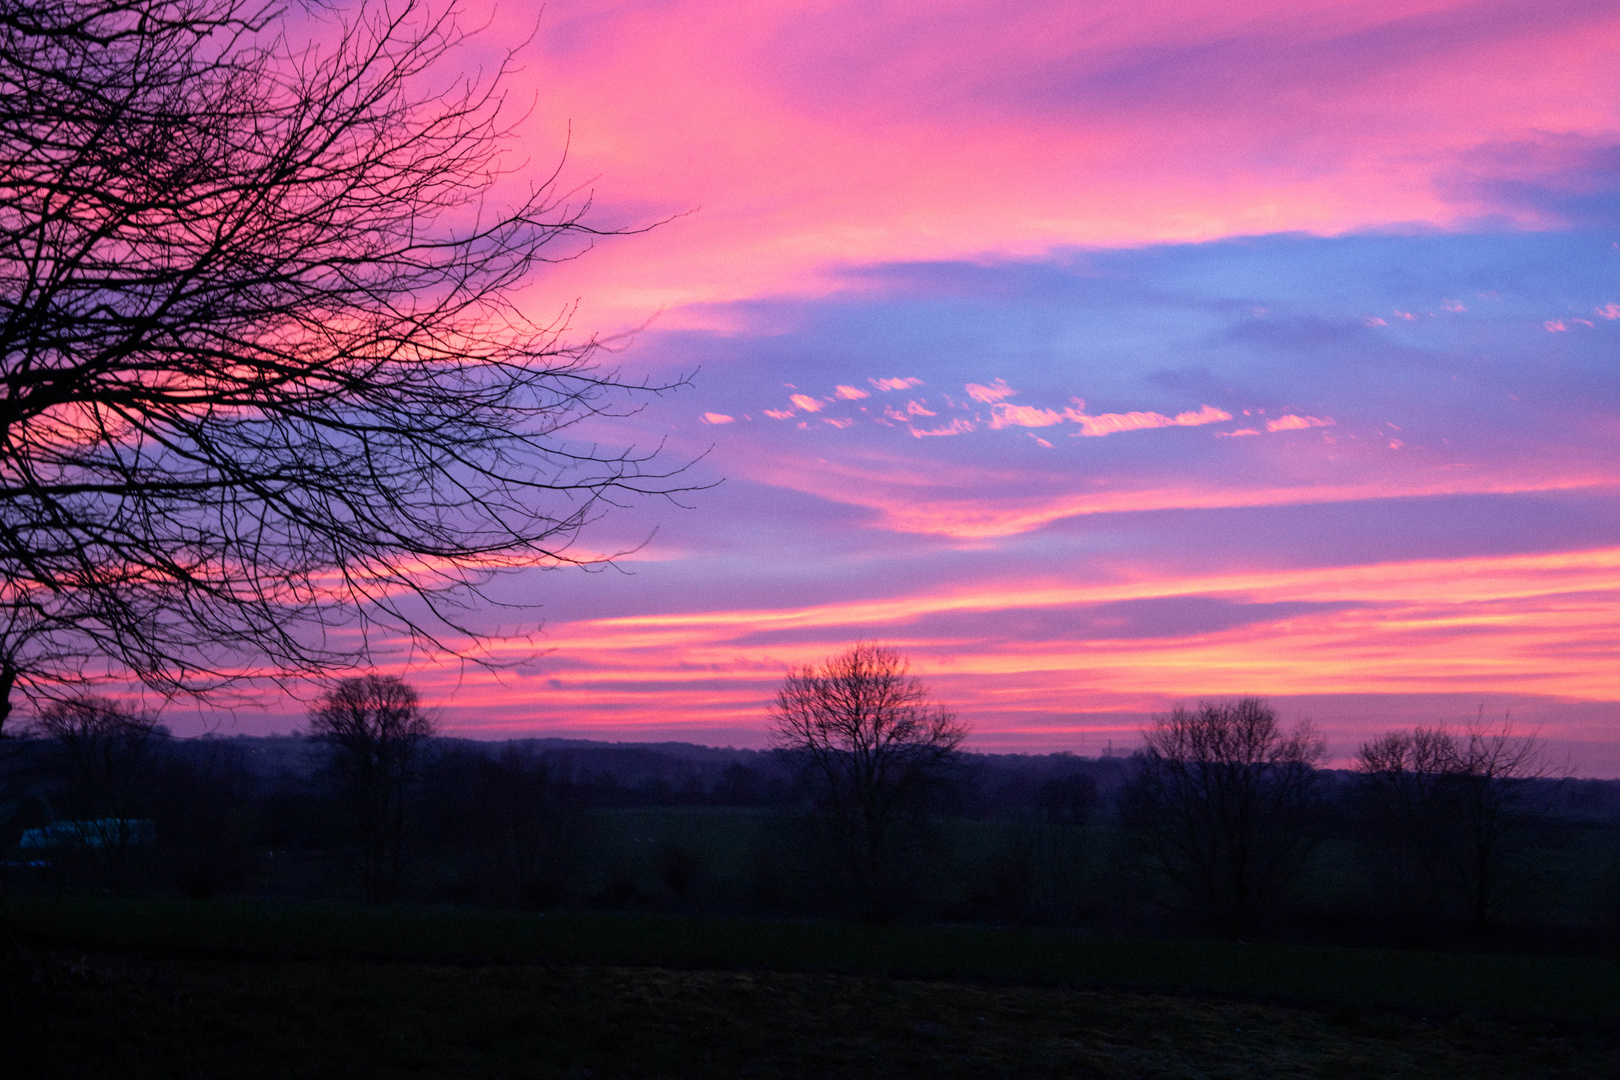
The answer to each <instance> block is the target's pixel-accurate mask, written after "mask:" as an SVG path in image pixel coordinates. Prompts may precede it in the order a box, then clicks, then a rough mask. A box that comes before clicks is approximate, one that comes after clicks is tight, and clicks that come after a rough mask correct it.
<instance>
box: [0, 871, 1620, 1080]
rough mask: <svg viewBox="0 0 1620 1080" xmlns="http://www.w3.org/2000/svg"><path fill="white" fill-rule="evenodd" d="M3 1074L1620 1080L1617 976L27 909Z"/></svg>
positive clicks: (1409, 962) (303, 917)
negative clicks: (1536, 1079) (1551, 1079)
mask: <svg viewBox="0 0 1620 1080" xmlns="http://www.w3.org/2000/svg"><path fill="white" fill-rule="evenodd" d="M6 922H7V924H8V926H9V928H10V930H12V931H14V932H15V933H16V935H17V939H18V941H19V942H20V943H21V949H20V951H18V950H17V949H13V950H11V951H10V952H9V953H8V954H7V960H6V963H5V965H4V968H5V978H4V983H3V988H4V990H5V995H6V997H5V1005H6V1010H5V1013H4V1019H5V1025H6V1032H5V1036H4V1040H3V1043H0V1053H3V1054H4V1056H5V1058H6V1059H8V1060H6V1061H4V1062H3V1064H4V1068H0V1076H6V1077H11V1076H16V1077H24V1076H27V1077H34V1076H47V1077H78V1076H85V1077H198V1078H214V1077H226V1078H230V1077H265V1078H272V1077H274V1078H280V1077H311V1078H314V1077H344V1078H360V1077H407V1076H408V1077H424V1076H435V1077H436V1076H445V1077H529V1076H534V1077H553V1076H556V1077H635V1078H640V1077H647V1078H652V1077H671V1078H673V1077H716V1078H720V1077H727V1078H729V1077H762V1078H769V1077H846V1076H847V1077H869V1076H870V1077H897V1078H898V1077H927V1078H929V1080H942V1078H946V1077H974V1078H981V1077H1020V1078H1022V1077H1047V1076H1064V1077H1273V1076H1279V1077H1281V1076H1288V1077H1292V1076H1298V1077H1317V1076H1320V1077H1379V1078H1383V1077H1395V1076H1400V1077H1447V1078H1453V1077H1464V1078H1467V1080H1489V1078H1494V1077H1594V1078H1595V1077H1603V1078H1612V1077H1616V1076H1620V990H1617V982H1620V980H1617V979H1616V978H1615V977H1614V976H1615V975H1616V973H1617V972H1620V965H1617V964H1616V963H1615V962H1614V961H1613V960H1610V959H1606V958H1592V959H1589V960H1584V961H1583V960H1579V959H1570V960H1560V959H1557V958H1551V957H1545V958H1526V957H1512V956H1483V955H1476V954H1444V953H1407V952H1398V951H1387V950H1365V949H1305V948H1298V947H1291V946H1244V945H1242V944H1240V943H1211V942H1194V941H1185V942H1167V941H1136V940H1130V939H1115V940H1106V939H1089V938H1085V937H1083V936H1077V935H1072V934H1061V933H1055V932H1033V933H1021V932H1016V931H1005V930H985V929H975V928H970V927H949V926H936V927H927V926H910V927H908V926H895V927H873V926H858V925H843V924H837V923H815V922H803V923H781V922H770V921H765V920H735V919H730V920H728V919H707V918H688V919H676V918H668V917H658V916H649V915H613V914H603V915H585V914H577V915H570V916H544V917H540V916H535V915H532V914H529V915H525V914H523V913H519V912H507V913H501V912H489V911H478V910H476V909H464V908H447V907H420V906H410V905H402V906H399V907H382V908H368V907H364V906H359V905H352V906H346V905H298V904H263V903H259V904H241V903H230V902H223V901H222V902H202V903H194V904H187V903H184V902H175V901H134V900H90V899H85V900H77V901H68V900H58V901H51V902H35V903H32V904H19V903H13V904H11V905H8V912H7V918H6Z"/></svg>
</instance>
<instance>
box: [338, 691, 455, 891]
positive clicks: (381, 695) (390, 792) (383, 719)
mask: <svg viewBox="0 0 1620 1080" xmlns="http://www.w3.org/2000/svg"><path fill="white" fill-rule="evenodd" d="M309 730H310V736H311V737H312V738H314V739H318V740H320V741H321V742H324V743H326V745H327V746H329V747H331V749H332V769H333V772H334V774H335V775H336V777H337V781H338V786H339V789H340V792H341V797H342V799H343V802H344V805H345V806H346V808H347V809H348V811H349V814H350V817H351V819H352V822H353V825H354V827H355V836H356V839H357V840H358V841H359V844H360V869H361V877H362V880H363V882H364V885H365V890H366V898H367V899H369V900H372V901H379V900H387V899H390V898H392V897H393V895H394V892H395V890H396V888H397V887H398V885H399V875H400V871H401V870H402V869H403V866H404V842H405V823H406V810H407V805H406V802H407V794H408V792H409V789H410V785H411V781H412V779H414V777H415V773H416V767H417V765H418V764H419V761H418V756H419V755H418V751H419V749H420V747H421V744H422V742H423V740H425V739H427V738H429V737H431V736H432V735H433V732H434V723H433V720H432V719H431V718H430V717H429V716H428V715H427V713H425V712H424V711H423V710H422V707H421V705H420V704H419V703H418V701H417V697H416V691H415V690H413V689H412V688H411V687H410V684H408V683H406V682H405V680H404V679H401V678H400V677H399V676H397V675H361V676H356V677H353V678H348V679H343V680H342V681H340V682H339V683H338V684H337V685H336V686H334V687H332V689H330V690H328V691H327V692H326V693H325V694H322V695H321V696H320V697H319V698H318V699H316V702H315V705H314V707H313V708H311V709H310V711H309Z"/></svg>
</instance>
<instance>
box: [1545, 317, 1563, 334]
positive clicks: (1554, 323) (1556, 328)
mask: <svg viewBox="0 0 1620 1080" xmlns="http://www.w3.org/2000/svg"><path fill="white" fill-rule="evenodd" d="M1542 325H1543V326H1545V327H1546V328H1547V333H1549V334H1561V333H1563V332H1564V331H1566V330H1568V329H1569V327H1567V326H1565V325H1564V320H1562V319H1548V320H1547V321H1546V322H1544V323H1542Z"/></svg>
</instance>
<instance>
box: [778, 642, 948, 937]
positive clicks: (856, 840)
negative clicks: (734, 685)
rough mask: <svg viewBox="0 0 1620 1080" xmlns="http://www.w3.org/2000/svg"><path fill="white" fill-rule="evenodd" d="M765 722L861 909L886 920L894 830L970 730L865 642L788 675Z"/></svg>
mask: <svg viewBox="0 0 1620 1080" xmlns="http://www.w3.org/2000/svg"><path fill="white" fill-rule="evenodd" d="M771 720H772V732H771V744H772V746H774V747H775V748H776V749H777V750H778V751H779V752H782V753H784V754H787V755H790V756H792V757H793V758H795V759H797V760H799V761H800V762H802V764H803V766H804V768H805V771H806V773H807V775H808V776H809V778H810V781H811V783H812V785H813V789H814V791H815V793H816V799H817V808H818V810H819V818H818V819H819V821H820V822H821V824H822V825H823V826H824V828H825V831H826V834H827V839H828V840H829V841H830V842H831V845H832V849H833V852H834V858H835V860H836V862H837V866H838V868H839V869H841V870H842V871H843V873H844V874H845V875H846V880H847V884H848V886H849V887H850V888H851V889H852V890H853V893H854V896H855V899H856V901H857V903H859V904H860V905H861V906H862V907H863V908H864V909H865V912H866V914H868V915H874V916H877V915H883V914H886V913H887V911H886V908H887V906H888V905H889V903H890V901H891V899H892V893H893V890H894V888H895V887H896V884H897V883H896V882H894V881H893V880H892V879H891V877H890V872H891V871H892V870H893V869H894V865H893V864H894V857H895V848H896V845H897V835H896V834H897V831H898V827H899V826H900V824H901V823H902V821H903V819H904V818H905V817H906V816H907V815H908V814H911V813H912V812H914V811H916V810H917V809H918V808H919V807H920V806H921V805H922V800H923V798H924V797H925V796H926V795H927V794H928V793H929V792H930V791H931V790H932V789H934V788H936V787H937V786H938V785H939V784H940V783H941V782H942V781H943V780H945V779H946V778H947V776H948V775H949V773H950V770H951V768H952V766H953V764H954V763H955V762H956V759H957V753H958V749H959V748H960V747H961V745H962V741H963V740H964V739H965V738H966V737H967V734H968V728H967V725H966V724H964V723H962V722H961V721H959V720H958V719H957V718H956V717H955V716H954V715H953V714H951V713H950V712H948V711H947V710H946V709H944V708H943V707H942V706H940V705H936V704H932V703H930V702H929V700H928V691H927V688H926V687H925V686H924V685H923V684H922V683H921V681H919V680H918V679H916V678H914V677H913V676H911V675H910V674H909V672H908V668H907V664H906V662H905V661H904V660H903V659H902V658H901V657H900V655H899V654H898V653H896V652H895V651H894V650H892V649H888V648H885V647H883V646H881V645H876V644H872V643H869V642H862V643H859V644H857V645H855V646H853V647H852V648H850V649H848V650H846V651H845V652H843V653H841V654H839V655H838V656H835V657H832V658H830V659H828V660H827V661H826V662H825V663H824V664H822V665H820V666H819V667H817V666H814V665H807V666H805V667H804V668H801V669H799V670H798V671H795V672H792V673H790V674H789V675H788V677H787V680H786V681H785V682H784V683H783V685H782V688H781V690H779V691H778V692H777V695H776V708H775V709H774V710H773V712H772V714H771Z"/></svg>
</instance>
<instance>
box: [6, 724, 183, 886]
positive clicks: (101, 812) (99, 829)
mask: <svg viewBox="0 0 1620 1080" xmlns="http://www.w3.org/2000/svg"><path fill="white" fill-rule="evenodd" d="M31 726H32V729H33V733H34V734H35V735H37V736H40V737H43V738H46V739H50V740H51V741H52V742H54V743H55V751H56V756H57V758H58V761H59V763H60V766H59V773H60V775H59V785H58V799H59V802H58V803H57V805H56V807H55V809H56V810H57V811H58V812H59V813H60V812H63V811H65V812H66V813H67V814H68V815H69V816H70V820H68V821H64V822H61V823H59V825H58V827H59V828H63V829H66V830H68V831H67V832H65V833H64V834H63V836H62V839H63V840H64V841H71V842H72V844H73V847H74V848H75V849H76V850H75V852H74V853H75V855H76V856H78V857H81V858H83V859H84V860H86V861H87V862H88V863H89V864H90V869H91V871H92V873H93V874H94V876H95V877H96V878H97V879H98V883H99V884H101V885H104V886H106V887H109V888H115V889H116V888H118V887H120V886H121V885H123V884H124V883H125V881H126V879H127V877H128V872H129V869H130V865H129V864H130V859H131V856H132V855H133V853H134V849H135V848H136V847H137V846H139V845H140V844H143V843H146V842H149V841H150V840H151V839H152V837H151V836H150V835H148V830H149V829H150V826H151V822H150V821H148V820H145V815H146V814H147V813H148V812H149V811H150V810H151V807H152V802H153V794H154V792H153V790H152V787H153V780H154V778H155V766H156V764H157V762H156V760H155V758H156V755H155V754H154V752H153V751H154V746H153V743H154V741H155V740H156V739H158V738H160V737H162V736H164V735H166V734H167V731H166V730H165V729H164V728H163V727H162V726H161V725H160V724H159V723H158V721H157V717H156V716H155V715H154V714H152V713H150V712H147V711H146V710H144V709H141V708H139V707H138V706H135V705H131V704H130V703H128V702H125V701H120V700H118V699H116V698H109V697H96V696H91V695H80V696H76V697H72V698H67V699H64V700H59V701H52V702H49V703H47V704H46V705H45V706H44V707H43V708H42V709H40V711H39V714H38V715H37V716H36V717H35V718H34V721H33V724H32V725H31Z"/></svg>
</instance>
